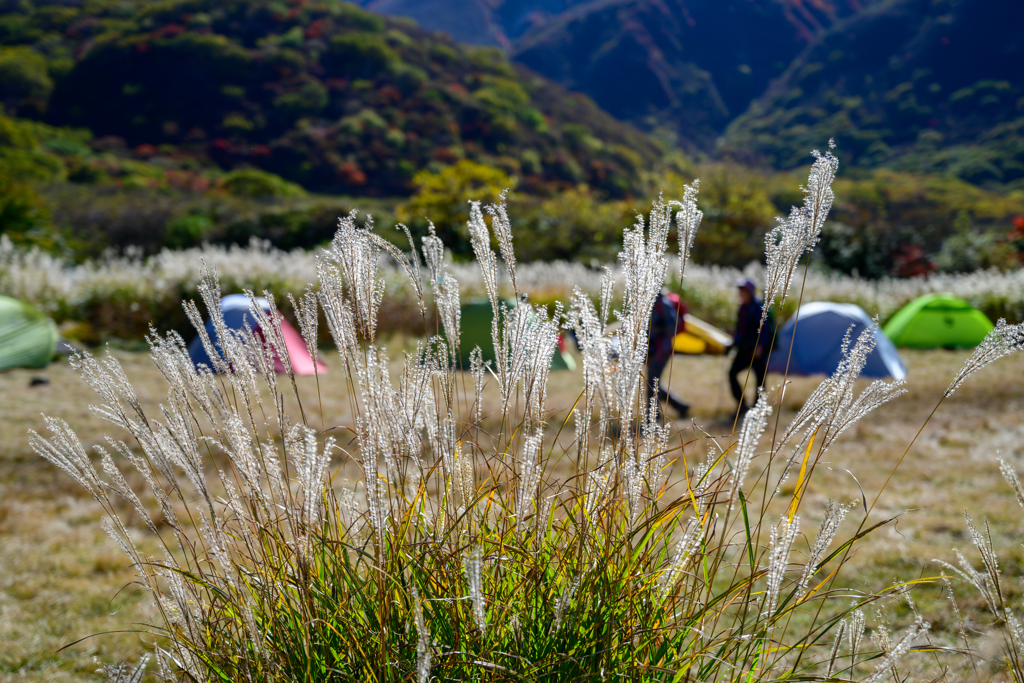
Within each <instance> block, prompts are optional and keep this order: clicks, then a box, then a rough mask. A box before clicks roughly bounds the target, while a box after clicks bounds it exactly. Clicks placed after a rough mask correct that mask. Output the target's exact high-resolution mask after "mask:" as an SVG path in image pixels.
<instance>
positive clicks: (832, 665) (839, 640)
mask: <svg viewBox="0 0 1024 683" xmlns="http://www.w3.org/2000/svg"><path fill="white" fill-rule="evenodd" d="M844 635H846V619H843V620H842V621H840V622H839V628H837V629H836V637H835V640H833V641H832V651H831V652H829V655H828V668H827V669H826V670H825V678H826V679H829V678H832V673H833V672H834V671H835V670H836V658H837V657H838V656H839V648H840V646H841V645H842V644H843V636H844Z"/></svg>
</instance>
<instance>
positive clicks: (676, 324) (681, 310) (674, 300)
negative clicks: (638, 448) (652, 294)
mask: <svg viewBox="0 0 1024 683" xmlns="http://www.w3.org/2000/svg"><path fill="white" fill-rule="evenodd" d="M685 315H686V304H685V303H683V302H682V301H681V300H680V299H679V295H677V294H672V293H669V292H668V291H666V290H664V289H663V290H661V292H660V293H659V294H658V296H657V297H656V298H655V299H654V308H653V310H652V311H651V328H650V335H649V338H648V343H647V402H648V404H649V403H650V401H651V398H652V397H653V396H654V386H655V384H657V386H658V404H659V407H660V404H661V402H662V401H665V402H666V403H668V404H669V405H670V406H672V409H673V410H675V411H676V412H677V413H678V414H679V417H680V418H685V417H686V416H687V415H689V414H690V406H689V405H688V404H687V403H685V402H684V401H683V400H682V399H680V398H679V397H678V396H676V395H675V394H673V393H672V392H671V391H669V390H668V388H667V387H665V386H664V385H663V384H662V383H661V381H660V378H661V373H663V372H664V371H665V366H666V365H668V362H669V360H670V359H671V358H672V354H673V353H674V352H675V338H676V335H677V334H679V333H680V332H683V331H684V330H685V329H686V321H685V320H684V318H683V317H684V316H685ZM659 413H660V408H659Z"/></svg>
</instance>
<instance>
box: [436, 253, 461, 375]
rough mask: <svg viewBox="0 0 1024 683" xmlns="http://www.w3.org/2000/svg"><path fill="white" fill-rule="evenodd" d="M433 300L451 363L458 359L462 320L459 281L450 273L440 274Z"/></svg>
mask: <svg viewBox="0 0 1024 683" xmlns="http://www.w3.org/2000/svg"><path fill="white" fill-rule="evenodd" d="M434 300H435V302H436V303H437V313H438V317H439V318H440V319H441V326H442V327H443V328H444V336H445V338H446V339H447V340H448V348H449V351H450V352H451V363H452V365H454V364H455V363H457V362H458V359H459V351H458V349H459V335H460V333H461V332H460V327H459V326H460V323H461V320H462V305H461V303H460V302H459V281H458V280H456V279H455V278H454V277H453V276H452V275H451V274H450V273H448V272H442V273H441V280H440V281H439V282H438V283H437V285H436V287H435V288H434Z"/></svg>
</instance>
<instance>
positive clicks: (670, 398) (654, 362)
mask: <svg viewBox="0 0 1024 683" xmlns="http://www.w3.org/2000/svg"><path fill="white" fill-rule="evenodd" d="M671 358H672V355H671V354H669V355H668V357H667V358H665V359H664V360H659V359H657V358H655V357H654V355H653V354H652V355H651V356H648V357H647V394H646V396H647V403H648V404H650V402H651V397H652V396H654V382H655V380H658V379H659V378H660V377H661V373H663V372H665V366H666V365H668V363H669V359H671ZM662 401H665V402H666V403H668V404H669V405H670V406H672V409H673V410H675V411H676V412H677V413H679V414H680V415H683V416H685V415H686V412H687V411H688V410H689V409H690V406H688V405H687V404H686V403H684V402H683V400H682V399H680V398H679V397H678V396H676V395H675V394H673V393H672V392H671V391H669V390H668V389H667V388H666V387H665V386H663V385H662V384H661V382H658V403H659V404H660V403H661V402H662Z"/></svg>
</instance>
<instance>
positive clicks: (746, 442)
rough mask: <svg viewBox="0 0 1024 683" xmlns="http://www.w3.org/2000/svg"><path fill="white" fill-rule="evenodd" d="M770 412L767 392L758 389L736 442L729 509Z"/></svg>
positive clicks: (741, 486)
mask: <svg viewBox="0 0 1024 683" xmlns="http://www.w3.org/2000/svg"><path fill="white" fill-rule="evenodd" d="M771 414H772V406H771V403H770V402H769V400H768V392H766V391H765V390H764V389H758V396H757V403H755V404H754V407H753V408H751V409H750V410H749V411H747V414H746V415H745V416H744V417H743V426H742V427H741V428H740V437H739V441H737V443H736V453H735V461H734V464H733V468H732V474H731V477H730V478H731V481H732V485H731V486H730V490H729V507H730V509H732V508H733V507H734V506H735V505H736V499H737V494H738V493H739V492H740V490H741V489H742V488H743V479H744V478H745V477H746V475H747V470H748V469H749V468H750V461H751V460H752V459H753V457H754V453H755V452H756V451H757V442H758V441H759V440H760V439H761V435H762V434H763V433H764V430H765V427H766V426H767V425H768V416H769V415H771Z"/></svg>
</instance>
